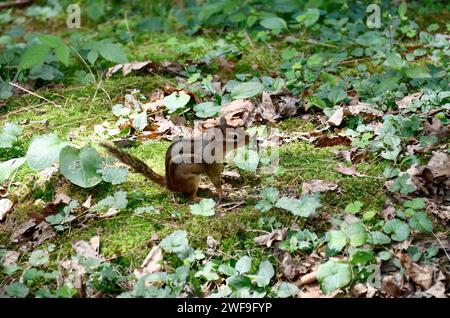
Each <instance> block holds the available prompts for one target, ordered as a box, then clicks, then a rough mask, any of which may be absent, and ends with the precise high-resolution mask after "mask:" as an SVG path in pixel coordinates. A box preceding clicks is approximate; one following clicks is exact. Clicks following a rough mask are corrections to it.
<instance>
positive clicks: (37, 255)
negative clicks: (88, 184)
mask: <svg viewBox="0 0 450 318" xmlns="http://www.w3.org/2000/svg"><path fill="white" fill-rule="evenodd" d="M49 260H50V259H49V257H48V253H47V252H45V251H43V250H35V251H33V252H32V253H31V255H30V258H29V259H28V262H29V263H30V265H31V266H42V265H45V264H47V263H48V262H49Z"/></svg>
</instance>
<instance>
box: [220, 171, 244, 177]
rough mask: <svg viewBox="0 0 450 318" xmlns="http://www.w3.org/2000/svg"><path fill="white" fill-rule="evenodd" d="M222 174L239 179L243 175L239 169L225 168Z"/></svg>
mask: <svg viewBox="0 0 450 318" xmlns="http://www.w3.org/2000/svg"><path fill="white" fill-rule="evenodd" d="M222 176H224V177H226V178H232V179H239V178H240V177H241V174H240V173H239V172H237V171H230V170H224V171H223V172H222Z"/></svg>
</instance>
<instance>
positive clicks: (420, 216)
mask: <svg viewBox="0 0 450 318" xmlns="http://www.w3.org/2000/svg"><path fill="white" fill-rule="evenodd" d="M409 225H410V226H411V227H412V228H413V229H415V230H417V231H420V232H425V233H431V232H433V222H431V220H430V218H429V217H428V215H427V214H426V213H424V212H416V213H415V214H414V215H413V216H412V218H411V219H410V220H409Z"/></svg>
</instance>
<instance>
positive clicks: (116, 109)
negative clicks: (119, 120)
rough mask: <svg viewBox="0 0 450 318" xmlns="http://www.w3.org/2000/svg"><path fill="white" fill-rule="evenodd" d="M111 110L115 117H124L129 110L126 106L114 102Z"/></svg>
mask: <svg viewBox="0 0 450 318" xmlns="http://www.w3.org/2000/svg"><path fill="white" fill-rule="evenodd" d="M112 112H113V114H114V115H115V116H117V117H126V116H128V115H129V114H130V112H131V110H130V109H129V108H128V107H124V106H123V105H122V104H115V105H114V106H113V107H112Z"/></svg>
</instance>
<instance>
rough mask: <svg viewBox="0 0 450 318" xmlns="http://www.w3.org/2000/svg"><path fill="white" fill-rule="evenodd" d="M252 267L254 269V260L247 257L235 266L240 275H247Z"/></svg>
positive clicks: (243, 257)
mask: <svg viewBox="0 0 450 318" xmlns="http://www.w3.org/2000/svg"><path fill="white" fill-rule="evenodd" d="M251 267H252V259H251V258H250V257H249V256H247V255H245V256H242V257H241V258H240V259H239V260H238V261H237V263H236V266H235V268H236V270H237V271H238V272H239V274H245V273H247V272H249V271H250V269H251Z"/></svg>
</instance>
